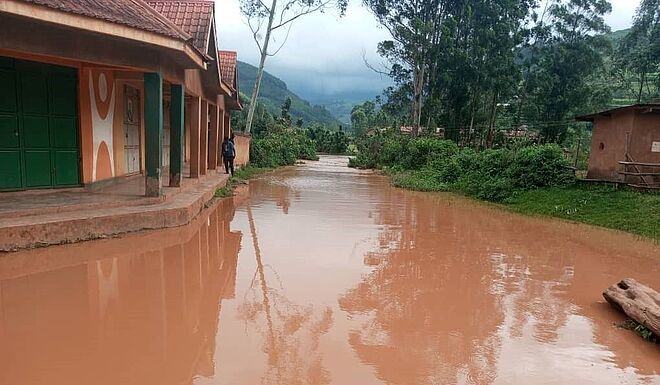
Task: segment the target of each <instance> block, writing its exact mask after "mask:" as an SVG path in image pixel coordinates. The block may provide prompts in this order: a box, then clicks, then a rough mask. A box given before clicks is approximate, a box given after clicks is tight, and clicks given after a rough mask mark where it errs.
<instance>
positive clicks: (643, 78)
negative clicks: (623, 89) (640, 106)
mask: <svg viewBox="0 0 660 385" xmlns="http://www.w3.org/2000/svg"><path fill="white" fill-rule="evenodd" d="M645 81H646V72H644V73H642V78H641V79H639V93H637V103H641V102H642V94H643V93H644V82H645Z"/></svg>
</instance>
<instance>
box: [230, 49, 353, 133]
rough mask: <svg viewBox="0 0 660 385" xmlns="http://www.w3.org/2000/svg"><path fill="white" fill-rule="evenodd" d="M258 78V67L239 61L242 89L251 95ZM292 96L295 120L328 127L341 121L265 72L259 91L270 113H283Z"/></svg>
mask: <svg viewBox="0 0 660 385" xmlns="http://www.w3.org/2000/svg"><path fill="white" fill-rule="evenodd" d="M256 79H257V67H255V66H252V65H250V64H247V63H245V62H242V61H239V62H238V85H239V87H240V89H241V91H242V92H243V93H244V94H246V95H248V96H250V95H251V94H252V88H253V87H254V83H255V81H256ZM287 97H289V98H291V116H292V117H293V121H294V122H295V121H296V120H298V118H302V119H303V121H304V123H305V126H308V125H310V124H312V123H320V124H324V125H325V126H326V127H328V128H335V127H338V126H339V125H340V124H341V123H340V122H339V121H338V120H337V119H335V117H334V116H333V115H332V113H330V111H328V110H327V109H325V107H323V106H314V105H312V104H311V103H309V102H308V101H306V100H303V99H302V98H300V97H299V96H298V95H296V94H294V93H293V92H291V91H290V90H289V89H288V87H287V85H286V83H284V82H283V81H282V80H280V79H278V78H277V77H275V76H273V75H271V74H269V73H268V72H264V76H263V78H262V80H261V90H260V93H259V102H261V103H263V105H264V106H265V107H266V109H268V111H269V112H270V113H272V114H273V115H275V116H279V115H280V113H281V108H282V104H284V101H285V100H286V98H287Z"/></svg>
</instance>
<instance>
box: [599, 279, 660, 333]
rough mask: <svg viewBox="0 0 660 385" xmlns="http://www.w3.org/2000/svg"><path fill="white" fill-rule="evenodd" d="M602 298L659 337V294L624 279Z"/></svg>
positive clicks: (632, 280) (631, 280) (605, 292)
mask: <svg viewBox="0 0 660 385" xmlns="http://www.w3.org/2000/svg"><path fill="white" fill-rule="evenodd" d="M603 297H605V300H607V302H609V303H610V304H611V305H612V306H614V307H615V308H617V309H619V310H621V311H623V312H624V313H625V314H626V315H627V316H628V317H630V318H632V319H633V320H635V321H636V322H637V323H639V324H641V325H644V326H645V327H646V328H648V329H649V330H650V331H652V332H653V333H654V334H655V335H656V336H660V294H659V293H658V292H657V291H655V290H653V289H652V288H650V287H648V286H645V285H643V284H641V283H639V282H637V281H636V280H634V279H632V278H626V279H624V280H622V281H621V282H619V283H617V284H616V285H612V286H610V287H609V288H607V289H606V290H605V291H604V292H603Z"/></svg>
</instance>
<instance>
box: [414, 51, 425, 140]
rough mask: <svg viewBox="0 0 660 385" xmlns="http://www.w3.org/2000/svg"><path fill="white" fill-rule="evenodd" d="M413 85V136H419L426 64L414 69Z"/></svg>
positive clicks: (416, 66)
mask: <svg viewBox="0 0 660 385" xmlns="http://www.w3.org/2000/svg"><path fill="white" fill-rule="evenodd" d="M413 83H414V91H415V95H414V96H413V110H412V134H413V136H417V135H419V123H420V120H421V118H422V90H423V88H424V64H423V63H415V64H414V69H413Z"/></svg>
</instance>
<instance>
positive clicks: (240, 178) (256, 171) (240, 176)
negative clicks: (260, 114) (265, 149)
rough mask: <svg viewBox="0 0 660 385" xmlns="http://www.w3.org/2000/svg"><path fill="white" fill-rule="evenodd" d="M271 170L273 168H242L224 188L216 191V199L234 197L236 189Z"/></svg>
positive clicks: (249, 166)
mask: <svg viewBox="0 0 660 385" xmlns="http://www.w3.org/2000/svg"><path fill="white" fill-rule="evenodd" d="M271 170H272V168H267V167H255V166H252V165H248V166H245V167H241V168H239V169H238V170H236V171H235V172H234V175H232V177H231V178H229V180H228V181H227V184H226V185H225V186H224V187H221V188H219V189H217V190H215V197H216V198H228V197H231V196H234V190H235V189H236V187H237V186H239V185H241V184H243V183H245V182H246V181H247V180H249V179H252V178H254V177H256V176H258V175H261V174H263V173H265V172H268V171H271Z"/></svg>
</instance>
